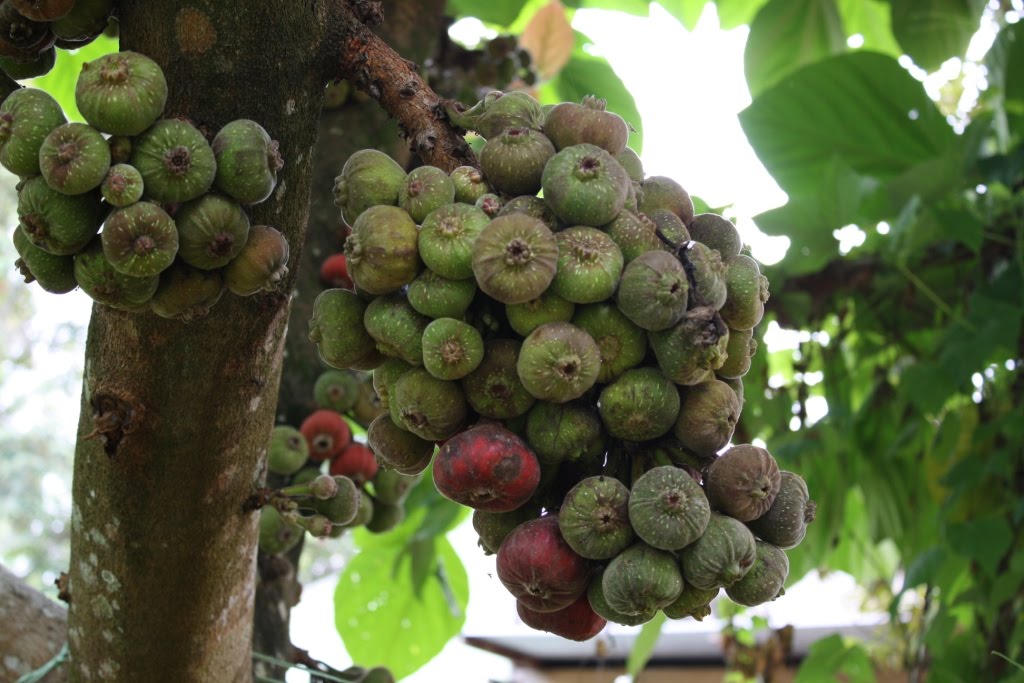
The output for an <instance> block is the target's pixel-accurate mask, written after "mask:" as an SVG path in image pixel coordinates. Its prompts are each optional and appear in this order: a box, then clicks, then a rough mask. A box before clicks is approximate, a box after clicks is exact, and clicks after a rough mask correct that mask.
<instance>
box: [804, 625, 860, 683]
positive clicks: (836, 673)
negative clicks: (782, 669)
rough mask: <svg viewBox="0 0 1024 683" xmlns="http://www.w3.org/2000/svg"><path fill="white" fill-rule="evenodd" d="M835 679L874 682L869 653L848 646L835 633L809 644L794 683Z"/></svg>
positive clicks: (813, 682)
mask: <svg viewBox="0 0 1024 683" xmlns="http://www.w3.org/2000/svg"><path fill="white" fill-rule="evenodd" d="M835 680H844V681H846V682H847V683H874V681H875V671H874V667H873V666H872V664H871V658H870V657H869V656H868V653H867V652H866V651H865V650H864V648H863V647H862V646H861V645H859V644H856V643H855V644H852V645H847V644H846V643H845V642H844V641H843V638H842V636H840V635H838V634H836V635H834V636H829V637H828V638H823V639H821V640H819V641H818V642H816V643H814V644H813V645H811V648H810V650H809V651H808V653H807V657H806V658H805V659H804V661H803V663H802V664H801V665H800V671H799V672H797V675H796V679H794V683H820V681H835Z"/></svg>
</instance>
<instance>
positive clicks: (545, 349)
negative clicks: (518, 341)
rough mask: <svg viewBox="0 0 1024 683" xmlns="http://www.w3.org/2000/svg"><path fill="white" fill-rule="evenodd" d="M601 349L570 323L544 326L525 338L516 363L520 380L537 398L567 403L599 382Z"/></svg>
mask: <svg viewBox="0 0 1024 683" xmlns="http://www.w3.org/2000/svg"><path fill="white" fill-rule="evenodd" d="M600 370H601V352H600V351H599V350H598V348H597V344H596V343H595V342H594V340H593V339H591V337H590V335H589V334H587V333H586V332H584V331H583V330H582V329H580V328H579V327H576V326H575V325H573V324H571V323H563V322H555V323H547V324H545V325H541V326H540V327H538V328H537V329H535V330H534V331H533V332H531V333H530V336H528V337H527V338H526V339H525V340H523V347H522V349H521V350H520V353H519V360H518V361H517V362H516V372H517V374H518V375H519V380H520V381H521V382H522V383H523V386H524V387H526V390H527V391H529V392H530V394H532V395H533V396H534V397H535V398H539V399H541V400H544V401H551V402H553V403H565V402H566V401H571V400H573V399H575V398H579V397H580V396H582V395H583V394H584V393H586V391H587V390H588V389H590V387H592V386H594V383H595V382H596V381H597V375H598V372H600Z"/></svg>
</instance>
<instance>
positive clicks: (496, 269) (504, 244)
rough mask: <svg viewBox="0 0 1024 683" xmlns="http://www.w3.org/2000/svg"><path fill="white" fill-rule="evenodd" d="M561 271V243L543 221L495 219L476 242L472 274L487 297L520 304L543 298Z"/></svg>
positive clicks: (518, 216) (520, 216)
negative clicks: (559, 247)
mask: <svg viewBox="0 0 1024 683" xmlns="http://www.w3.org/2000/svg"><path fill="white" fill-rule="evenodd" d="M557 268H558V243H557V242H556V241H555V236H554V235H553V234H552V233H551V231H550V230H548V228H547V226H545V225H544V223H542V222H541V221H540V220H538V219H536V218H532V217H530V216H526V215H524V214H510V215H507V216H501V217H498V218H495V219H494V220H492V221H491V222H490V223H489V224H488V225H487V226H486V227H485V228H484V229H483V230H482V231H481V232H480V234H479V236H478V237H477V239H476V241H475V242H474V243H473V274H474V276H475V277H476V281H477V285H478V286H479V287H480V289H481V290H482V291H483V292H484V293H485V294H487V295H488V296H490V297H492V298H494V299H497V300H498V301H500V302H502V303H504V304H519V303H524V302H526V301H530V300H531V299H535V298H537V297H538V296H540V295H541V294H542V293H543V292H544V290H546V289H547V288H548V285H550V284H551V281H552V280H553V279H554V277H555V272H556V270H557Z"/></svg>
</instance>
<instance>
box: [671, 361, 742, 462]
mask: <svg viewBox="0 0 1024 683" xmlns="http://www.w3.org/2000/svg"><path fill="white" fill-rule="evenodd" d="M680 394H681V399H682V401H681V404H680V407H679V419H678V420H677V421H676V423H675V432H674V433H675V435H676V438H677V439H679V441H680V442H681V443H682V444H683V446H685V447H686V448H688V449H689V450H691V451H693V452H694V453H696V454H697V455H699V456H713V455H714V454H715V453H717V452H718V451H720V450H721V449H723V448H725V446H726V445H727V444H728V443H729V439H730V438H732V433H733V430H735V429H736V421H737V420H739V417H740V402H739V400H738V399H737V398H736V393H735V392H734V391H733V390H732V389H731V388H730V387H729V385H728V384H726V383H725V382H722V381H720V380H717V379H711V380H708V381H706V382H701V383H700V384H695V385H693V386H690V387H684V388H683V389H682V391H681V392H680Z"/></svg>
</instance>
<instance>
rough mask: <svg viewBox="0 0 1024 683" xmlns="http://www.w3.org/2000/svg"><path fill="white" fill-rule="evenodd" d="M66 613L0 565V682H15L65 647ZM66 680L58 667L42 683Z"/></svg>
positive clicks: (61, 669)
mask: <svg viewBox="0 0 1024 683" xmlns="http://www.w3.org/2000/svg"><path fill="white" fill-rule="evenodd" d="M67 619H68V617H67V612H66V611H65V610H64V608H63V607H61V606H60V605H58V604H57V603H55V602H53V601H52V600H50V599H49V598H47V597H46V596H45V595H43V594H42V593H40V592H39V591H37V590H35V589H34V588H32V587H31V586H29V585H28V584H26V583H25V582H24V581H22V580H21V579H19V578H18V577H17V576H15V575H14V574H12V573H11V572H10V571H8V570H7V568H6V567H4V566H3V565H0V681H15V680H17V679H18V678H19V677H21V676H23V675H25V674H26V673H28V672H29V671H34V670H35V669H38V668H39V667H40V666H42V665H43V664H45V663H46V662H48V661H50V660H51V659H52V658H53V657H54V655H56V654H57V652H59V651H60V649H61V646H62V645H63V644H64V634H65V631H66V630H67ZM66 680H67V668H66V667H63V666H62V667H58V668H57V669H55V670H54V671H52V672H51V673H50V674H49V675H48V676H47V677H46V678H44V679H43V683H62V682H63V681H66Z"/></svg>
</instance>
